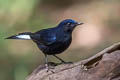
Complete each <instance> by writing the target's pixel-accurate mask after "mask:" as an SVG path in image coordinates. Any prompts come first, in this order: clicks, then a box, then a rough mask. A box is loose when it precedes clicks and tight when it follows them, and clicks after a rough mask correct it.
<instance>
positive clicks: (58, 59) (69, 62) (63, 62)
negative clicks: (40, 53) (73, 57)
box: [53, 55, 72, 64]
mask: <svg viewBox="0 0 120 80" xmlns="http://www.w3.org/2000/svg"><path fill="white" fill-rule="evenodd" d="M53 56H54V57H56V58H57V59H58V60H60V61H61V62H62V63H64V64H66V63H72V62H65V61H64V60H62V59H61V58H59V57H58V56H56V55H53Z"/></svg>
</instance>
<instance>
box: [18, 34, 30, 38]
mask: <svg viewBox="0 0 120 80" xmlns="http://www.w3.org/2000/svg"><path fill="white" fill-rule="evenodd" d="M16 37H17V38H19V39H31V38H30V35H18V36H16Z"/></svg>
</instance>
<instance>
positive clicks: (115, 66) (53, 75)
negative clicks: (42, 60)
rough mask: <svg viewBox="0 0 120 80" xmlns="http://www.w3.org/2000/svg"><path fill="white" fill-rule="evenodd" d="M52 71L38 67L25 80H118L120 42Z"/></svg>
mask: <svg viewBox="0 0 120 80" xmlns="http://www.w3.org/2000/svg"><path fill="white" fill-rule="evenodd" d="M52 71H53V72H51V71H49V72H47V70H46V68H45V66H44V65H40V66H39V67H38V68H36V69H35V70H34V71H33V72H32V73H31V74H30V75H29V76H28V77H27V78H26V80H120V42H119V43H116V44H113V45H112V46H110V47H108V48H106V49H104V50H103V51H101V52H99V53H97V54H96V55H94V56H92V57H90V58H88V59H85V60H82V61H79V62H76V63H73V64H61V65H58V66H55V69H53V70H52Z"/></svg>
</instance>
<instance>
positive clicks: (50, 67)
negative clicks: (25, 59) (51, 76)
mask: <svg viewBox="0 0 120 80" xmlns="http://www.w3.org/2000/svg"><path fill="white" fill-rule="evenodd" d="M55 66H57V64H56V63H53V62H48V63H47V64H45V67H46V69H47V72H49V71H51V72H52V73H54V71H53V69H55Z"/></svg>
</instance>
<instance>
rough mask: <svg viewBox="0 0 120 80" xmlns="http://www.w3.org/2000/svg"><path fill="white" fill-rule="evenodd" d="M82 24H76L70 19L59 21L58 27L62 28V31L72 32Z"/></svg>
mask: <svg viewBox="0 0 120 80" xmlns="http://www.w3.org/2000/svg"><path fill="white" fill-rule="evenodd" d="M82 24H83V23H82V22H80V23H78V22H76V21H75V20H72V19H65V20H63V21H61V22H60V24H59V25H58V26H59V27H62V28H63V29H64V31H66V32H72V31H73V29H74V28H75V27H76V26H78V25H82Z"/></svg>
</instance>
